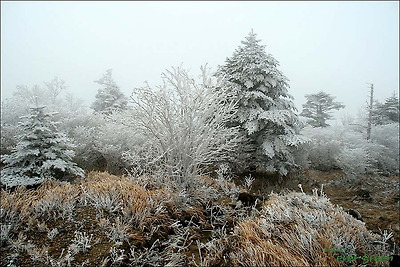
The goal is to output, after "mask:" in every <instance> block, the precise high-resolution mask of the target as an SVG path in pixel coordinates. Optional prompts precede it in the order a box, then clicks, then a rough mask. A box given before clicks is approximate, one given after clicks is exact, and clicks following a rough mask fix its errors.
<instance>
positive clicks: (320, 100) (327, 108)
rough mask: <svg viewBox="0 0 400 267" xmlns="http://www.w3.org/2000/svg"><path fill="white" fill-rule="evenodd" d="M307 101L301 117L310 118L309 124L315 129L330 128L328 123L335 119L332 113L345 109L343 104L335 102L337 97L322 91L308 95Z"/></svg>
mask: <svg viewBox="0 0 400 267" xmlns="http://www.w3.org/2000/svg"><path fill="white" fill-rule="evenodd" d="M306 99H307V102H306V103H305V104H303V111H302V112H301V113H300V115H301V116H304V117H307V118H309V120H308V121H307V123H309V124H310V125H311V126H313V127H327V126H329V124H328V123H326V121H327V120H329V119H331V118H332V117H333V116H332V114H331V111H332V110H333V109H336V110H339V109H341V108H344V107H345V106H344V105H343V104H342V103H340V102H335V101H333V100H334V99H335V97H333V96H331V95H330V94H328V93H325V92H322V91H321V92H318V93H316V94H310V95H306Z"/></svg>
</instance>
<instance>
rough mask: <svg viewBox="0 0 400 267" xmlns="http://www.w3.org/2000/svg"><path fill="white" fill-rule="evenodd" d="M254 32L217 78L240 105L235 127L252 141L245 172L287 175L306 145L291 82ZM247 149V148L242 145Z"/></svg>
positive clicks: (218, 72) (236, 51) (220, 70)
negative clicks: (299, 148) (295, 154)
mask: <svg viewBox="0 0 400 267" xmlns="http://www.w3.org/2000/svg"><path fill="white" fill-rule="evenodd" d="M256 37H257V35H256V34H255V33H254V32H253V30H252V31H251V32H250V33H249V35H248V36H247V37H246V39H245V40H244V41H242V45H241V46H239V47H238V48H237V49H236V50H235V52H234V53H233V55H232V57H230V58H227V59H226V62H225V64H224V65H223V66H219V68H218V71H217V73H216V75H217V77H219V78H221V79H222V80H223V84H224V86H226V87H227V88H230V90H231V91H234V92H232V93H231V94H232V95H235V98H236V100H237V101H238V111H237V116H236V117H235V119H234V121H232V126H236V125H240V126H241V128H242V133H243V134H244V135H245V136H246V137H247V138H248V139H250V147H251V149H250V154H251V157H250V158H248V159H247V163H245V165H244V166H245V168H250V169H254V168H260V167H261V168H262V169H263V170H266V171H269V172H278V173H279V174H281V175H286V174H287V172H288V170H289V169H291V168H292V167H294V166H295V162H294V158H293V155H292V149H293V148H295V147H297V146H298V145H299V144H301V143H303V142H305V141H306V138H304V137H303V136H301V135H300V134H299V133H298V117H297V115H296V114H295V110H296V108H295V106H294V104H293V102H292V99H293V97H292V96H291V95H290V94H289V93H288V87H289V85H288V79H287V78H286V77H285V76H284V75H283V74H282V72H281V71H280V70H278V66H279V63H278V61H276V60H275V59H274V58H273V57H272V55H270V54H267V53H266V52H265V46H264V45H261V44H260V40H258V39H257V38H256ZM243 145H246V144H243Z"/></svg>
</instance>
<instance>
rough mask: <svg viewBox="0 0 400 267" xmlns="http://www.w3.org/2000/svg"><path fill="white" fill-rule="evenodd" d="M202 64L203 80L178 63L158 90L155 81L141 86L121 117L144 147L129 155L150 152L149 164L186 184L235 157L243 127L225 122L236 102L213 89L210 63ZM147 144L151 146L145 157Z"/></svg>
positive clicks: (135, 155)
mask: <svg viewBox="0 0 400 267" xmlns="http://www.w3.org/2000/svg"><path fill="white" fill-rule="evenodd" d="M201 70H202V76H201V79H202V81H201V82H200V83H198V82H196V81H195V80H194V79H192V78H191V77H190V76H189V74H188V72H187V71H185V70H184V69H182V68H180V67H178V68H173V69H172V70H171V71H169V70H167V72H166V73H164V74H163V75H162V78H163V81H164V83H163V85H161V86H159V87H157V89H156V90H154V89H152V88H151V87H150V86H149V85H147V86H145V87H143V88H137V89H135V90H134V92H133V95H132V96H131V102H132V104H133V108H132V110H131V111H130V112H129V116H128V117H126V118H125V119H123V120H122V121H121V122H122V123H123V124H125V125H128V126H129V127H131V128H132V130H133V132H135V133H136V135H138V136H140V137H141V138H140V139H138V140H134V139H131V142H137V146H136V147H139V148H140V149H139V150H132V151H131V152H130V153H127V154H126V158H130V159H141V158H142V159H147V158H148V159H150V160H149V161H148V162H143V163H144V164H145V165H144V166H146V165H147V166H149V164H150V166H149V168H150V169H155V171H156V170H157V171H159V172H158V173H160V172H161V173H164V175H168V177H169V178H170V179H173V180H175V181H177V182H178V183H179V184H184V185H186V186H190V181H191V179H192V177H193V176H194V175H196V174H198V173H201V172H202V171H203V170H204V167H207V166H211V165H213V164H215V163H217V162H224V161H228V160H229V159H231V157H232V156H233V155H234V151H235V150H236V148H237V146H238V145H239V141H240V138H239V134H238V129H237V128H229V129H228V128H227V127H225V125H226V123H227V122H228V121H229V119H230V118H231V117H232V116H233V115H234V113H235V108H236V106H235V105H236V103H234V102H230V103H227V100H226V98H224V94H222V93H221V92H216V91H215V90H213V88H214V86H215V85H214V84H213V81H211V79H210V78H209V76H208V75H207V73H206V68H205V67H202V68H201ZM222 103H225V104H224V105H222ZM142 148H143V149H144V150H145V151H148V152H147V153H144V155H145V157H144V158H143V155H142V154H143V149H142ZM137 155H141V156H139V157H138V156H137ZM146 155H147V156H146ZM136 165H137V164H136Z"/></svg>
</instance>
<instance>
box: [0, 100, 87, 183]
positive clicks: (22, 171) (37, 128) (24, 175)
mask: <svg viewBox="0 0 400 267" xmlns="http://www.w3.org/2000/svg"><path fill="white" fill-rule="evenodd" d="M23 118H24V119H25V120H24V121H23V122H20V124H19V126H20V127H21V134H20V135H19V136H18V137H17V139H18V143H17V145H16V147H15V148H14V149H13V151H12V153H11V154H9V155H2V156H1V160H2V161H3V162H4V163H5V164H6V166H5V168H4V169H3V170H1V183H3V184H5V185H7V186H17V185H33V184H39V183H42V182H43V181H45V180H46V179H50V178H63V177H64V176H65V175H74V176H81V177H82V176H84V171H83V170H82V169H81V168H79V167H78V166H77V165H76V164H75V163H74V162H73V160H72V158H73V157H74V155H75V153H74V151H73V150H72V147H73V145H72V144H71V142H70V140H69V139H68V138H67V137H66V136H65V134H63V133H61V132H59V131H58V129H57V125H56V122H54V121H52V120H51V114H49V113H46V112H45V111H44V107H36V108H31V113H30V115H28V116H26V117H23Z"/></svg>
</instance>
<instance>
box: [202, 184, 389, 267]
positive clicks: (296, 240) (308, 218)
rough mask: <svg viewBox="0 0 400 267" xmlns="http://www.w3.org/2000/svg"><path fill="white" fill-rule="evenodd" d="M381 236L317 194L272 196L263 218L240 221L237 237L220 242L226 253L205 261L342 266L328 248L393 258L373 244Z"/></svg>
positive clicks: (265, 207) (265, 264)
mask: <svg viewBox="0 0 400 267" xmlns="http://www.w3.org/2000/svg"><path fill="white" fill-rule="evenodd" d="M378 238H379V236H375V235H373V234H372V233H371V232H370V231H368V230H367V229H366V227H365V225H364V223H362V222H360V221H358V220H356V219H354V218H353V217H352V216H350V215H349V214H347V213H346V212H344V211H343V209H342V208H340V207H337V206H334V205H333V204H331V203H330V202H329V200H328V199H327V198H326V197H325V196H321V195H319V196H318V195H317V193H316V192H314V195H312V196H310V195H307V194H304V193H297V192H289V193H284V194H280V195H278V194H274V193H272V194H271V195H270V199H269V200H268V201H267V202H265V203H264V206H263V209H262V211H261V215H260V216H259V217H257V218H254V219H246V220H244V221H242V222H239V223H238V224H237V225H236V227H235V228H234V231H233V233H232V235H228V236H225V237H223V238H221V239H220V240H219V241H217V242H216V243H217V244H218V242H219V246H220V247H223V249H224V250H225V253H223V254H217V253H215V254H214V255H209V256H208V257H207V261H206V262H207V265H210V266H213V265H215V264H216V263H219V264H222V263H223V264H225V265H226V266H229V265H231V266H341V265H343V264H344V263H343V262H339V261H338V260H337V259H336V256H338V255H339V254H335V253H332V252H326V251H325V250H326V249H336V250H343V253H342V255H345V256H349V255H357V256H360V257H362V256H363V255H364V254H366V255H372V254H380V255H385V256H388V255H390V254H389V253H390V252H389V251H388V250H378V248H377V246H376V245H374V244H373V242H374V241H378ZM214 244H215V243H214ZM222 256H224V259H223V260H222V258H221V257H222ZM354 263H356V262H354Z"/></svg>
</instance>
